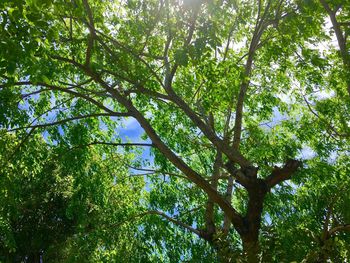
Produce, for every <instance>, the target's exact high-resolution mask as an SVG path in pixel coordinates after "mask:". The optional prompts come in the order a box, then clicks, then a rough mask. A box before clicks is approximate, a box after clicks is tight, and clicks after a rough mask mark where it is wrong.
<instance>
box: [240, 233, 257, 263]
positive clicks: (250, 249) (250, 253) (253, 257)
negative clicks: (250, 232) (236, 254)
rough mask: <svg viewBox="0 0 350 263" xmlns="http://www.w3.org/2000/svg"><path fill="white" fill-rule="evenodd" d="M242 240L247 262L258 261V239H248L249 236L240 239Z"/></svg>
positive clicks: (254, 262) (255, 262)
mask: <svg viewBox="0 0 350 263" xmlns="http://www.w3.org/2000/svg"><path fill="white" fill-rule="evenodd" d="M242 242H243V252H244V256H245V259H246V261H247V262H248V263H258V262H259V252H260V249H259V241H258V240H250V238H244V239H242Z"/></svg>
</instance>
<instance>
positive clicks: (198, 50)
mask: <svg viewBox="0 0 350 263" xmlns="http://www.w3.org/2000/svg"><path fill="white" fill-rule="evenodd" d="M1 10H3V11H1V31H0V32H1V33H0V34H1V36H2V37H3V39H7V41H2V42H1V44H0V45H1V46H0V47H1V49H0V50H1V51H0V52H1V58H2V60H1V61H0V66H1V68H0V76H1V78H2V84H1V95H2V96H3V97H6V98H7V100H6V101H4V102H2V104H3V105H2V120H3V121H2V123H3V124H2V125H3V127H4V128H6V129H7V130H8V131H9V132H14V131H23V130H24V131H27V132H26V133H25V136H27V135H30V133H31V131H33V129H34V130H40V131H42V130H46V129H48V130H49V136H51V137H52V138H53V139H54V140H57V139H58V138H59V137H60V136H62V131H60V129H63V130H64V132H63V133H67V132H68V131H70V129H72V127H71V125H70V123H80V124H81V127H83V126H84V125H85V126H86V127H91V124H93V125H94V126H93V127H94V128H91V129H89V132H88V134H87V136H86V137H87V138H88V141H87V143H85V144H89V145H91V144H96V143H98V144H105V145H108V144H110V145H114V146H118V147H120V150H118V151H119V152H120V153H127V152H128V151H129V150H130V149H129V148H130V147H132V148H133V149H137V148H138V147H139V148H142V147H151V153H152V154H153V158H154V160H153V164H152V165H153V167H152V168H149V167H147V165H148V162H147V161H142V160H141V161H140V160H139V159H137V160H136V161H135V162H134V163H132V167H133V168H137V169H141V170H143V171H144V172H147V173H149V174H148V176H149V178H150V179H148V181H149V182H150V183H151V187H150V189H149V198H150V199H149V202H150V203H149V208H150V210H149V211H145V212H142V213H141V214H140V217H142V218H144V217H146V218H148V219H146V220H151V222H152V221H153V220H154V217H155V216H156V217H158V219H159V218H161V219H163V220H166V221H168V222H171V223H172V224H173V225H176V226H177V227H178V228H179V229H184V230H185V231H187V232H181V233H183V236H182V237H184V238H185V240H187V241H188V240H189V239H190V238H191V237H192V234H194V235H196V236H197V237H199V239H196V241H195V242H193V243H191V242H189V243H188V244H192V245H193V244H194V243H195V244H196V246H197V245H198V248H199V250H200V251H202V250H203V249H205V248H206V247H207V245H208V244H209V245H210V246H211V247H212V248H213V249H215V250H216V251H217V254H218V258H219V260H221V261H223V262H225V261H227V262H232V261H233V260H234V258H236V256H238V255H240V256H242V258H243V259H244V260H247V261H248V262H258V261H259V260H264V257H268V256H269V255H268V253H267V252H269V250H270V251H271V250H272V249H270V248H269V247H270V246H271V245H272V244H273V245H274V246H276V247H277V249H278V250H279V253H277V254H278V255H280V258H276V257H277V256H275V258H273V257H272V258H271V257H270V259H271V260H274V261H281V260H282V261H283V260H284V259H287V258H288V259H289V258H291V260H294V259H298V260H299V259H300V258H302V257H303V256H306V254H307V253H306V251H302V252H305V253H304V255H301V254H302V252H300V253H296V254H295V255H290V254H288V255H287V254H286V251H288V248H286V247H285V246H283V245H280V244H281V242H280V241H278V242H277V241H276V240H275V239H274V238H273V235H278V238H279V240H280V239H281V238H283V237H286V238H287V236H289V237H291V238H292V240H294V241H296V240H297V238H298V235H299V234H300V233H301V232H299V233H296V234H295V235H289V234H288V232H286V231H287V230H285V229H284V227H283V220H284V219H287V218H288V219H290V220H291V222H294V223H296V222H297V221H298V220H308V219H307V218H309V217H306V218H303V217H302V214H300V213H298V214H297V216H296V217H294V218H293V217H290V218H289V217H288V216H289V214H287V215H285V217H281V215H283V214H284V212H283V211H284V208H283V207H281V204H283V203H281V202H285V203H288V204H289V205H290V207H291V208H290V209H291V210H290V211H294V209H295V208H294V207H293V206H292V203H291V202H292V200H293V194H296V196H298V194H299V193H300V194H301V193H302V192H303V189H304V190H305V188H303V187H304V185H305V184H306V185H308V186H309V187H310V192H312V191H314V190H316V189H315V187H316V186H315V185H309V184H308V183H309V182H314V181H313V180H312V178H313V177H316V178H318V177H320V169H319V167H320V166H321V167H323V168H324V169H325V170H322V173H329V174H330V175H331V174H332V173H335V172H334V171H339V172H337V173H340V174H342V176H343V177H342V178H344V182H343V181H341V180H340V181H337V180H335V177H334V176H329V177H324V178H323V179H322V180H321V179H320V182H319V184H321V185H325V187H326V188H327V187H331V186H333V187H334V188H333V189H339V188H340V189H341V188H342V186H341V184H343V183H345V181H346V180H347V173H348V172H347V171H346V170H344V169H345V167H347V165H348V164H349V159H348V158H346V155H347V154H348V153H349V134H350V132H349V120H350V116H349V112H350V110H349V106H350V102H349V101H350V100H349V96H350V90H349V75H350V74H349V63H348V62H349V59H348V57H349V44H348V38H347V35H348V29H349V27H348V22H349V21H347V20H346V19H347V18H348V17H349V10H350V9H349V4H348V3H347V1H332V2H330V1H329V2H328V1H325V0H320V1H283V0H281V1H277V0H276V1H275V0H266V1H262V0H258V1H204V0H203V1H202V0H192V1H190V0H188V1H186V0H185V1H175V0H174V1H173V0H164V1H141V0H140V1H133V0H130V1H117V0H116V1H108V2H107V1H106V2H101V1H88V0H82V1H71V2H69V3H68V2H66V1H59V0H58V1H44V0H30V1H29V0H28V1H22V0H17V1H3V2H2V3H1ZM42 10H47V11H46V12H42ZM327 21H330V23H329V22H327ZM329 24H331V25H332V26H331V28H329ZM333 31H334V33H333ZM333 35H335V37H336V41H337V43H338V46H334V45H333V44H332V43H333V42H332V39H333V38H332V37H333ZM324 47H325V48H324ZM18 98H22V99H23V100H25V101H26V104H25V105H27V106H28V107H29V110H30V111H31V113H32V117H31V118H29V119H28V118H23V114H22V113H21V111H20V110H19V109H18V103H17V101H18ZM5 106H6V107H5ZM22 107H23V106H22ZM49 113H50V114H51V115H49V116H48V114H49ZM52 116H54V118H55V120H52ZM130 118H131V119H134V120H136V121H137V122H138V123H139V124H140V125H141V127H142V129H143V130H144V133H145V135H144V137H143V138H144V139H146V140H147V141H150V144H149V143H148V142H147V141H146V142H140V141H134V142H133V141H128V142H125V141H123V140H122V139H123V138H122V137H121V136H119V135H118V132H116V128H117V127H118V126H120V125H123V123H124V122H125V119H130ZM55 127H56V128H55ZM57 127H58V128H57ZM62 127H63V128H62ZM98 127H103V128H104V129H105V130H107V133H108V136H105V135H101V132H100V130H99V128H98ZM76 132H77V133H79V131H76ZM113 133H114V134H113ZM125 147H126V149H123V148H125ZM134 147H136V148H134ZM136 151H137V150H136ZM307 153H309V154H311V155H312V156H311V158H308V157H307V156H306V157H305V156H304V155H305V154H307ZM309 159H310V160H309ZM343 161H344V162H345V166H344V164H342V162H343ZM325 167H326V168H325ZM344 174H345V175H344ZM159 175H162V176H164V178H163V179H162V177H161V176H159ZM315 180H316V182H318V181H317V179H315ZM335 182H338V184H335ZM307 189H309V188H307ZM327 189H328V188H327ZM316 192H317V191H316ZM342 194H343V193H341V192H340V193H339V195H338V194H336V196H339V197H334V198H335V199H337V200H343V198H345V197H343V196H342ZM317 196H319V197H320V198H321V197H322V198H323V197H326V196H328V195H327V193H323V192H318V194H317ZM332 198H333V197H332ZM300 200H305V199H300ZM345 200H346V199H345ZM314 201H315V200H314ZM303 202H306V201H303ZM339 202H340V201H339ZM296 205H299V204H294V206H296ZM322 205H324V204H322V202H320V203H317V202H316V203H315V206H312V207H310V213H311V214H312V216H316V215H318V216H319V214H317V213H321V210H322V209H323V210H324V211H326V216H325V222H324V223H325V225H328V227H330V226H331V227H338V226H339V227H340V225H337V222H338V219H335V218H334V219H332V222H330V221H329V220H331V219H330V218H331V216H330V214H333V212H330V210H332V211H333V209H334V208H329V204H328V205H325V206H323V208H321V207H322ZM338 205H339V203H338V201H337V202H336V201H334V204H331V207H333V206H338ZM339 209H341V208H339ZM343 209H344V208H343ZM327 211H328V212H327ZM334 211H335V210H334ZM342 212H344V210H341V211H340V212H339V213H342ZM328 214H329V215H328ZM327 215H328V216H327ZM327 218H328V219H327ZM344 220H345V221H344ZM346 220H348V219H347V218H346V217H344V218H342V220H341V222H342V223H341V224H342V225H343V227H342V229H341V230H342V231H340V232H341V233H343V230H347V229H348V225H347V224H348V223H349V221H346ZM270 221H272V223H271V224H270V223H269V222H270ZM321 221H322V219H320V221H318V223H321ZM146 222H147V221H146ZM157 222H158V221H157ZM157 224H160V223H159V222H158V223H157ZM321 224H322V223H321ZM291 225H293V223H292V224H291ZM143 227H145V228H146V229H147V228H149V227H151V225H149V224H146V225H144V226H143ZM269 227H270V228H271V229H272V230H271V231H272V232H271V231H270V230H267V229H268V228H269ZM328 227H327V231H328V232H329V231H331V229H332V228H330V229H329V228H328ZM288 229H290V228H288ZM307 229H308V230H311V231H313V230H314V231H318V230H319V229H318V228H317V226H313V229H310V228H307ZM157 230H158V231H160V232H162V229H160V228H157ZM264 231H267V232H264ZM160 232H159V233H160ZM336 232H337V231H336ZM188 233H191V235H188ZM264 233H265V234H266V235H265V234H264ZM153 234H155V233H152V232H150V233H149V235H150V236H152V235H153ZM337 234H338V232H337ZM169 235H170V234H169V233H166V235H165V236H166V237H169ZM321 235H322V234H321ZM334 235H336V234H335V232H334ZM186 236H187V238H186ZM326 236H333V235H332V234H330V233H328V234H326ZM158 240H160V239H159V236H158ZM286 240H287V239H286ZM303 241H304V242H303V245H302V246H301V249H300V250H303V249H311V248H310V246H308V245H307V243H308V240H307V239H306V238H304V239H303ZM324 241H325V240H324ZM269 242H270V243H269ZM259 243H261V244H259ZM282 243H283V242H282ZM157 244H158V246H156V248H158V249H159V248H160V247H162V246H169V247H172V246H171V242H170V241H169V240H163V243H162V242H160V243H157ZM153 245H154V244H153V243H152V242H151V244H150V246H153ZM323 246H324V244H322V245H321V248H320V249H322V247H323ZM283 249H284V250H283ZM343 250H344V249H343ZM190 251H191V250H190ZM192 252H193V253H192ZM192 252H189V254H188V257H189V258H191V255H195V254H198V255H200V254H202V255H204V254H203V253H201V252H200V253H196V252H195V250H192ZM169 253H171V252H169ZM342 253H343V254H344V253H345V252H344V251H342ZM159 254H160V252H159V251H158V252H156V253H155V255H156V256H157V255H159ZM175 254H176V253H175ZM175 254H174V255H173V256H176V257H179V258H180V260H181V257H184V256H186V255H179V254H177V255H175ZM208 257H209V255H208ZM293 257H294V258H293ZM317 257H318V255H317ZM266 260H267V259H266ZM320 260H321V259H320Z"/></svg>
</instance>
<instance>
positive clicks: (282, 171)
mask: <svg viewBox="0 0 350 263" xmlns="http://www.w3.org/2000/svg"><path fill="white" fill-rule="evenodd" d="M301 165H302V163H301V162H300V161H298V160H292V159H290V160H288V161H287V162H286V163H285V165H284V166H283V167H282V168H279V167H275V169H274V170H273V171H272V173H271V175H269V176H268V177H267V178H266V179H265V182H266V184H267V186H268V188H269V189H271V188H272V187H274V186H275V185H276V184H279V183H281V182H283V181H285V180H288V179H290V178H291V177H292V175H293V173H295V172H296V171H297V169H298V168H299V167H301Z"/></svg>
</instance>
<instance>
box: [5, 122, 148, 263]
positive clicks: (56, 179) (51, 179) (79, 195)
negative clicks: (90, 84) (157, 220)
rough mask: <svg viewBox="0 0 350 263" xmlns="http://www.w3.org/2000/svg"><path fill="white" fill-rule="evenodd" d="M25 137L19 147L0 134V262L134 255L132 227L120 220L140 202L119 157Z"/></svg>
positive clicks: (137, 245)
mask: <svg viewBox="0 0 350 263" xmlns="http://www.w3.org/2000/svg"><path fill="white" fill-rule="evenodd" d="M76 128H77V129H78V131H79V133H81V132H83V130H84V129H83V128H82V127H79V126H78V127H76ZM77 129H75V130H77ZM73 130H74V129H73ZM71 136H73V135H72V134H70V135H68V136H67V137H68V139H69V137H71ZM79 136H80V135H79ZM66 139H67V138H66ZM70 139H71V140H72V143H77V141H78V140H79V138H77V137H72V138H70ZM28 140H29V141H28V142H27V143H26V144H25V145H22V146H21V149H18V146H19V143H20V142H21V141H20V140H19V139H18V138H16V137H15V136H14V135H11V134H6V133H4V131H2V137H1V141H0V143H1V153H0V161H1V167H2V170H1V173H0V174H1V180H0V189H1V193H2V195H1V198H0V204H1V208H0V219H1V221H0V228H1V236H0V237H1V238H0V245H1V246H0V248H1V249H0V260H1V261H4V262H71V261H73V262H82V261H83V262H96V261H97V260H103V259H108V258H109V259H110V260H111V259H113V255H115V254H118V258H119V257H123V258H124V259H125V260H127V261H128V262H132V260H128V258H130V255H129V254H130V253H132V254H134V256H136V257H137V258H139V259H141V258H142V250H144V249H143V248H142V245H141V244H140V243H139V242H140V241H139V240H138V238H137V236H135V234H134V233H135V231H136V230H137V228H136V225H131V224H130V222H125V221H126V219H129V217H131V216H132V215H134V214H135V213H136V211H138V210H139V209H140V207H141V204H140V203H139V200H140V199H139V198H140V194H142V188H143V182H142V180H141V181H140V180H139V178H131V179H130V178H129V175H128V174H127V173H126V170H125V168H124V169H123V165H121V163H120V162H115V161H109V160H104V161H102V154H100V151H97V149H96V147H95V148H94V149H91V148H83V149H78V148H74V147H73V148H72V147H71V148H67V145H66V144H67V143H69V141H65V142H62V141H61V142H59V146H54V147H50V146H49V145H48V144H47V143H46V142H45V141H44V139H43V138H42V137H41V136H40V135H38V134H36V135H33V136H32V137H31V138H30V139H28ZM64 150H65V153H64V154H63V151H64ZM103 152H105V153H106V152H108V151H106V149H104V151H103ZM126 159H127V156H123V157H122V160H126ZM124 167H125V166H124ZM106 231H108V232H107V234H106V233H105V232H106ZM134 250H136V251H139V253H140V254H138V253H137V252H136V253H134V252H131V251H134Z"/></svg>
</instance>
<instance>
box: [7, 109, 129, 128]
mask: <svg viewBox="0 0 350 263" xmlns="http://www.w3.org/2000/svg"><path fill="white" fill-rule="evenodd" d="M103 116H113V117H130V116H131V115H130V114H128V113H113V114H111V113H94V114H88V115H82V116H75V117H71V118H67V119H64V120H59V121H55V122H51V123H43V124H36V125H30V126H25V127H18V128H14V129H10V130H8V132H12V131H18V130H23V129H29V128H44V127H49V126H55V125H60V124H64V123H67V122H70V121H74V120H81V119H87V118H96V117H103Z"/></svg>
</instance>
